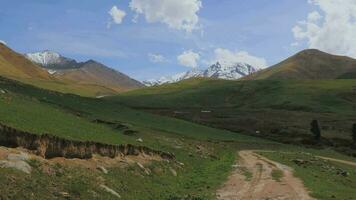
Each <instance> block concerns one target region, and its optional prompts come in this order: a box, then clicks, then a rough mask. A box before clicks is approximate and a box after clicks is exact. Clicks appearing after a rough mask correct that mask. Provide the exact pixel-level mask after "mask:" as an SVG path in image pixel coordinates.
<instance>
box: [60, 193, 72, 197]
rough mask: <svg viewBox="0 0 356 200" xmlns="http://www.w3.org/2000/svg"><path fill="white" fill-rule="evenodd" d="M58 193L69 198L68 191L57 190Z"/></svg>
mask: <svg viewBox="0 0 356 200" xmlns="http://www.w3.org/2000/svg"><path fill="white" fill-rule="evenodd" d="M59 195H61V196H62V197H64V198H69V197H70V195H69V193H68V192H59Z"/></svg>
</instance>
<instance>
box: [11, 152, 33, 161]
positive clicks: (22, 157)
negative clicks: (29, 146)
mask: <svg viewBox="0 0 356 200" xmlns="http://www.w3.org/2000/svg"><path fill="white" fill-rule="evenodd" d="M29 159H30V156H29V155H28V154H27V153H24V152H21V153H20V154H14V153H10V154H9V155H7V160H10V161H20V160H22V161H27V160H29Z"/></svg>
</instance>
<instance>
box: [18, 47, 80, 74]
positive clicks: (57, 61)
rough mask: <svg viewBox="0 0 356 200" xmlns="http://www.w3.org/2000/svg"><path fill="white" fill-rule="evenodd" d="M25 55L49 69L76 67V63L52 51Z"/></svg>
mask: <svg viewBox="0 0 356 200" xmlns="http://www.w3.org/2000/svg"><path fill="white" fill-rule="evenodd" d="M25 57H26V58H27V59H29V60H31V61H32V62H34V63H36V64H39V65H41V66H42V67H44V68H47V69H49V70H57V69H72V68H78V67H79V66H78V63H77V62H76V61H75V60H73V59H70V58H66V57H64V56H62V55H60V54H59V53H56V52H53V51H48V50H46V51H41V52H35V53H27V54H25Z"/></svg>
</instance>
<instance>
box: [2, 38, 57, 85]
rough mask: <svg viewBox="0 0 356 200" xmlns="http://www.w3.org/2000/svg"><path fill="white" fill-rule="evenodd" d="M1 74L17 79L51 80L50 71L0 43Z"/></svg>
mask: <svg viewBox="0 0 356 200" xmlns="http://www.w3.org/2000/svg"><path fill="white" fill-rule="evenodd" d="M0 75H2V76H6V77H10V78H15V79H40V80H51V77H50V75H49V74H48V72H47V71H46V70H44V69H42V68H40V67H39V66H37V65H35V64H33V63H32V62H31V61H29V60H27V59H26V58H25V57H23V56H22V55H21V54H18V53H16V52H15V51H13V50H11V49H10V48H8V47H7V46H6V45H4V44H2V43H0Z"/></svg>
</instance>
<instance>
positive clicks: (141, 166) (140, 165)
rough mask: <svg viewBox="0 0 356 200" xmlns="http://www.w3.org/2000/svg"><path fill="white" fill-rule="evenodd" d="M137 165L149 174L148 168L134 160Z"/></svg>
mask: <svg viewBox="0 0 356 200" xmlns="http://www.w3.org/2000/svg"><path fill="white" fill-rule="evenodd" d="M136 164H137V166H139V167H140V168H141V169H142V170H143V171H144V172H145V173H146V174H147V175H150V170H148V169H146V168H145V167H144V166H143V165H142V164H141V163H139V162H136Z"/></svg>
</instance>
